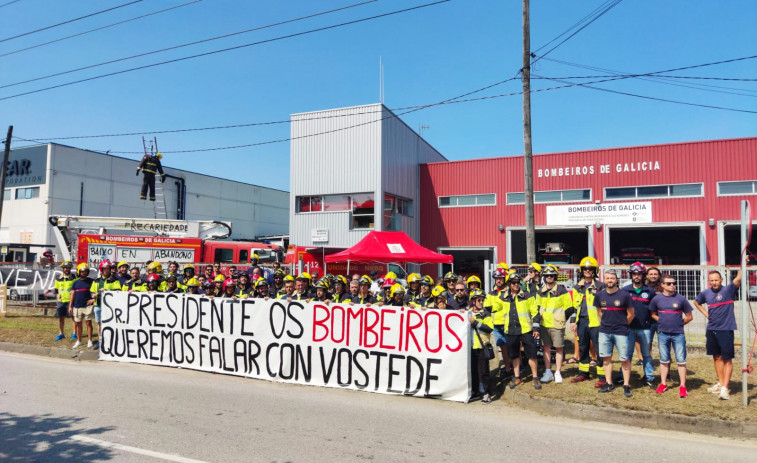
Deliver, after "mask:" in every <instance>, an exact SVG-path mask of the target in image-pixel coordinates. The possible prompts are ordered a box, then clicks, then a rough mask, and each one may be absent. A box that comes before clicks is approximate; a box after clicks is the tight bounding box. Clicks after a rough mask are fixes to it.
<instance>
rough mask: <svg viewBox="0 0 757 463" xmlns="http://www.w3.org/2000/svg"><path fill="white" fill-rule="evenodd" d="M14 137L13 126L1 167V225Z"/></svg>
mask: <svg viewBox="0 0 757 463" xmlns="http://www.w3.org/2000/svg"><path fill="white" fill-rule="evenodd" d="M12 136H13V126H12V125H9V126H8V136H7V137H5V152H4V153H3V165H2V167H0V192H2V195H3V196H2V198H0V223H1V222H2V221H3V203H5V175H6V173H7V172H6V171H7V170H8V157H10V154H11V137H12Z"/></svg>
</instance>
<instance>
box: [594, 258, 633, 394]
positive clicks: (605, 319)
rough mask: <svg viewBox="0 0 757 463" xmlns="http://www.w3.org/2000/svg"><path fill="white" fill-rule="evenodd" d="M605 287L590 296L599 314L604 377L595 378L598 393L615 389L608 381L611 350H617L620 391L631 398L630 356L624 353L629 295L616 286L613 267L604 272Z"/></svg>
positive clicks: (629, 314) (630, 308)
mask: <svg viewBox="0 0 757 463" xmlns="http://www.w3.org/2000/svg"><path fill="white" fill-rule="evenodd" d="M604 279H605V288H604V289H602V290H601V291H599V292H597V295H596V297H595V298H594V307H596V310H597V315H598V316H599V319H600V320H599V339H598V344H599V356H600V357H601V358H602V364H603V365H602V367H603V368H604V373H605V377H604V380H600V381H597V384H596V385H598V386H599V392H602V393H606V392H610V391H612V390H613V389H615V386H614V385H613V384H612V351H613V347H614V348H616V349H617V350H618V360H620V362H621V369H622V371H623V394H624V395H625V396H626V397H633V393H631V386H630V385H629V381H630V379H631V359H630V357H629V356H628V333H629V329H628V325H630V324H631V320H633V317H634V306H633V300H632V299H631V295H630V294H629V293H628V291H624V290H622V289H620V288H619V287H618V274H617V273H615V271H614V270H607V271H606V272H605V278H604Z"/></svg>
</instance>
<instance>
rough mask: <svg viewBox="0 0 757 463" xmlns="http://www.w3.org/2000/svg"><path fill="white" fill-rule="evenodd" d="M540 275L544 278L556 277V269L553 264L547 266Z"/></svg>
mask: <svg viewBox="0 0 757 463" xmlns="http://www.w3.org/2000/svg"><path fill="white" fill-rule="evenodd" d="M542 275H544V276H545V277H546V276H550V275H552V276H557V267H556V266H555V265H553V264H549V265H547V267H546V268H545V269H544V272H542Z"/></svg>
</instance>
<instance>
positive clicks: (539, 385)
mask: <svg viewBox="0 0 757 463" xmlns="http://www.w3.org/2000/svg"><path fill="white" fill-rule="evenodd" d="M534 389H541V382H540V381H539V380H538V379H537V378H534Z"/></svg>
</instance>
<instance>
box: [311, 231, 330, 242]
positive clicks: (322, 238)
mask: <svg viewBox="0 0 757 463" xmlns="http://www.w3.org/2000/svg"><path fill="white" fill-rule="evenodd" d="M310 239H311V240H312V241H313V243H328V241H329V230H328V228H314V229H312V230H311V232H310Z"/></svg>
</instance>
